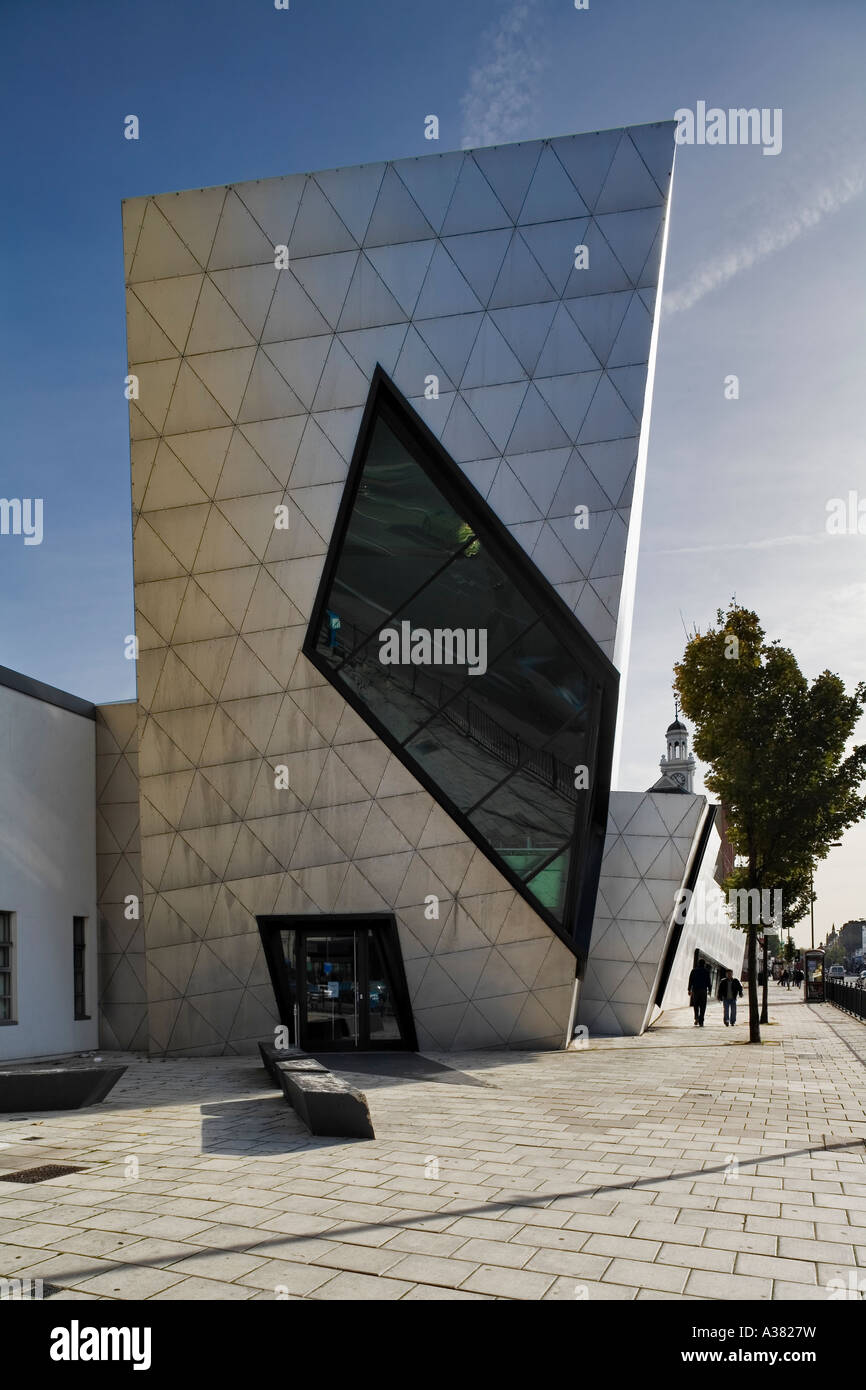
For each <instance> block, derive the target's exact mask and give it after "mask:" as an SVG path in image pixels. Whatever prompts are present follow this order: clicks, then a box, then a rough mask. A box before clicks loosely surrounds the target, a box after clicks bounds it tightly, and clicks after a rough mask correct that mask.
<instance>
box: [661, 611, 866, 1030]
mask: <svg viewBox="0 0 866 1390" xmlns="http://www.w3.org/2000/svg"><path fill="white" fill-rule="evenodd" d="M674 675H675V682H674V690H675V691H676V693H677V695H678V697H679V702H680V706H681V708H682V710H683V713H684V714H685V715H686V717H687V718H688V719H690V720H691V721H692V723H693V724H694V726H695V735H694V740H693V747H694V750H695V754H696V755H697V757H699V758H700V759H701V760H702V761H703V762H705V763H706V764H707V765H708V768H709V771H708V773H707V775H706V777H705V779H704V780H705V782H706V786H707V788H708V789H709V791H711V792H712V793H713V794H714V795H715V796H717V797H718V799H719V800H720V801H721V803H722V805H723V806H724V807H725V813H726V819H727V826H728V836H729V838H730V841H731V844H732V846H733V849H734V853H735V855H736V856H737V857H736V860H735V867H734V870H733V872H732V873H731V874H730V876H729V878H728V879H727V880H726V882H725V884H724V887H725V889H726V890H728V889H735V890H736V889H746V890H752V889H754V890H757V891H758V893H761V892H773V891H776V892H781V894H782V923H783V924H784V925H785V926H788V925H792V924H793V921H796V920H799V918H800V917H801V916H802V915H803V913H804V911H805V910H806V909H808V906H809V903H810V901H811V898H810V896H809V895H807V894H806V893H805V891H804V884H805V882H806V880H807V879H808V877H809V873H810V870H811V868H812V867H813V865H814V864H815V862H816V861H817V860H820V859H824V858H825V857H826V855H827V853H828V851H829V848H830V846H831V844H832V843H833V841H834V840H836V839H838V837H839V836H840V835H841V833H842V831H843V830H846V829H847V828H848V827H849V826H851V825H854V824H856V822H857V821H859V820H862V819H863V817H864V815H866V797H864V796H863V794H862V783H863V779H864V776H866V744H860V745H856V746H853V747H849V744H850V741H851V738H852V736H853V733H854V729H855V727H856V725H857V722H858V720H859V719H860V716H861V715H862V713H863V710H864V707H866V683H862V682H861V683H860V684H858V685H857V687H856V688H855V690H854V692H853V693H852V694H850V695H849V694H848V693H847V692H846V690H845V685H844V683H843V681H842V680H841V679H840V677H839V676H836V675H834V674H833V673H832V672H831V671H822V672H821V674H820V675H818V676H816V677H815V679H814V680H813V681H811V682H810V681H809V680H807V678H806V677H805V676H804V675H803V673H802V671H801V670H800V667H799V665H798V664H797V661H796V658H795V657H794V654H793V653H792V652H791V651H790V650H789V649H788V648H787V647H783V646H782V645H781V644H780V643H779V642H778V641H773V642H767V641H765V634H764V629H763V628H762V626H761V624H760V621H759V619H758V616H757V614H756V613H752V612H750V611H749V610H748V609H746V608H743V607H741V606H740V605H739V604H737V603H736V601H735V600H731V603H730V605H729V607H728V611H727V613H724V612H723V611H722V610H721V609H719V611H718V613H717V615H716V625H715V626H714V627H711V628H709V630H708V631H707V632H703V633H702V632H699V631H695V632H694V633H693V635H692V636H691V637H690V638H689V641H688V643H687V645H686V648H685V651H684V653H683V658H682V660H681V661H680V662H679V663H678V664H677V665H676V666H675V667H674ZM759 901H763V900H762V899H759ZM786 909H787V910H786ZM793 912H797V913H798V916H797V917H796V918H794V917H792V913H793ZM748 915H749V917H750V918H752V919H753V918H754V913H749V914H748ZM736 925H738V926H741V927H742V928H743V929H744V930H746V931H747V932H748V961H749V980H748V986H749V1041H750V1042H752V1043H759V1042H760V1041H761V1029H760V1020H759V1011H758V985H757V977H758V965H757V939H758V925H759V924H758V923H757V922H756V921H754V920H750V921H748V922H747V923H743V922H739V923H737V924H736Z"/></svg>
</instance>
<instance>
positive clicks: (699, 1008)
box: [689, 960, 712, 1028]
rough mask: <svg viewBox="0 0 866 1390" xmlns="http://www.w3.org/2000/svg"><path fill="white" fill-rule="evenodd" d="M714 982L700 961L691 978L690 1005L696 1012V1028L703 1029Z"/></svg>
mask: <svg viewBox="0 0 866 1390" xmlns="http://www.w3.org/2000/svg"><path fill="white" fill-rule="evenodd" d="M711 984H712V981H711V979H710V972H709V970H708V969H707V967H706V965H705V964H704V962H703V961H702V960H698V963H697V965H696V966H695V968H694V970H693V971H692V973H691V975H690V976H689V1003H690V1004H691V1006H692V1008H693V1009H694V1011H695V1027H696V1028H703V1026H704V1014H705V1013H706V1012H707V995H708V994H709V992H710V986H711Z"/></svg>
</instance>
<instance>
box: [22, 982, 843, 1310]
mask: <svg viewBox="0 0 866 1390" xmlns="http://www.w3.org/2000/svg"><path fill="white" fill-rule="evenodd" d="M770 1008H771V1018H772V1023H771V1026H770V1027H768V1028H766V1029H765V1030H764V1036H765V1038H766V1044H765V1045H764V1046H763V1047H761V1048H751V1047H749V1046H748V1045H747V1044H746V1043H745V1041H744V1037H745V1030H739V1031H736V1032H733V1033H732V1032H729V1030H726V1029H723V1028H722V1026H721V1022H720V1020H719V1019H717V1018H716V1016H715V1013H712V1014H711V1017H710V1018H709V1019H708V1023H707V1026H706V1028H705V1029H704V1030H702V1031H701V1030H694V1031H693V1030H692V1029H691V1027H690V1026H689V1023H690V1015H689V1014H688V1011H685V1010H680V1011H676V1012H674V1013H669V1014H666V1015H663V1016H662V1018H661V1019H660V1020H659V1021H658V1022H657V1023H656V1024H655V1026H654V1027H653V1029H652V1030H650V1031H649V1032H648V1033H647V1034H645V1035H644V1037H642V1038H590V1039H589V1045H588V1046H587V1047H586V1048H581V1049H579V1050H576V1051H570V1052H542V1053H539V1052H502V1051H499V1052H466V1053H462V1054H458V1055H454V1054H452V1055H449V1056H441V1057H431V1058H426V1059H421V1060H420V1062H419V1065H417V1066H416V1065H414V1064H412V1065H406V1066H405V1067H400V1068H398V1069H396V1070H394V1069H391V1070H390V1071H388V1072H387V1073H382V1072H381V1071H380V1072H377V1071H376V1068H375V1067H372V1068H371V1066H370V1065H369V1062H368V1061H366V1060H365V1061H364V1063H363V1072H362V1070H361V1067H362V1064H361V1063H360V1062H359V1063H358V1066H359V1070H358V1071H357V1072H352V1070H351V1065H352V1060H353V1059H352V1058H351V1057H349V1058H341V1068H342V1071H341V1074H342V1075H345V1076H346V1078H347V1080H349V1082H350V1083H351V1084H355V1085H357V1086H358V1087H359V1088H360V1089H362V1090H363V1091H364V1092H365V1093H366V1095H367V1098H368V1101H369V1104H370V1110H371V1114H372V1117H373V1122H374V1127H375V1131H376V1139H375V1140H371V1141H364V1142H361V1141H350V1140H338V1139H334V1140H331V1139H325V1138H321V1137H319V1138H313V1137H312V1136H309V1135H305V1134H304V1133H302V1132H301V1131H300V1129H299V1126H298V1124H297V1122H296V1118H295V1117H294V1116H293V1115H292V1113H291V1112H290V1111H288V1110H287V1108H286V1106H285V1104H284V1102H283V1100H282V1097H281V1096H280V1095H279V1094H278V1093H277V1092H276V1091H272V1090H270V1089H268V1088H267V1086H266V1085H263V1081H262V1076H261V1073H260V1068H259V1065H258V1062H257V1060H256V1061H254V1060H253V1059H251V1058H249V1057H223V1058H206V1057H194V1058H172V1059H170V1060H168V1061H165V1062H162V1061H159V1062H151V1061H149V1060H148V1059H147V1058H146V1057H141V1056H132V1055H130V1054H116V1056H117V1059H118V1060H119V1061H122V1062H124V1063H126V1065H127V1071H126V1073H125V1075H124V1077H123V1078H122V1080H121V1081H120V1082H119V1083H118V1085H117V1086H116V1087H115V1089H114V1090H113V1091H112V1092H111V1094H110V1096H109V1097H108V1099H107V1100H106V1101H105V1102H104V1103H103V1104H102V1105H100V1106H98V1107H94V1108H93V1109H92V1110H91V1111H88V1112H85V1113H82V1112H70V1113H68V1114H65V1113H63V1112H54V1113H51V1114H50V1115H48V1114H46V1115H45V1116H43V1117H41V1118H40V1119H38V1120H32V1119H29V1118H26V1119H22V1118H21V1117H17V1118H16V1117H10V1118H9V1120H8V1121H6V1120H4V1121H3V1122H0V1142H4V1140H3V1135H4V1129H5V1132H7V1133H8V1134H9V1135H10V1139H11V1140H14V1142H10V1143H9V1147H8V1148H6V1149H4V1150H3V1151H2V1152H3V1154H4V1164H3V1172H4V1174H8V1173H9V1172H10V1171H14V1170H15V1168H16V1167H18V1166H20V1167H26V1166H33V1165H34V1164H35V1163H37V1162H44V1161H46V1159H48V1160H50V1161H55V1162H67V1163H71V1164H80V1165H81V1167H82V1170H83V1171H81V1172H79V1173H73V1174H68V1175H66V1176H65V1177H63V1178H61V1179H52V1180H51V1181H50V1182H47V1183H41V1184H35V1185H34V1186H33V1187H32V1188H27V1189H24V1190H22V1187H21V1185H20V1184H16V1183H12V1182H9V1181H8V1178H7V1179H6V1180H3V1179H2V1178H0V1277H3V1276H5V1277H9V1276H14V1275H30V1276H32V1277H42V1278H44V1279H46V1280H48V1281H50V1282H51V1283H53V1284H55V1285H57V1286H58V1287H59V1289H60V1292H59V1293H58V1294H57V1295H55V1296H56V1297H59V1298H62V1299H64V1300H67V1299H76V1298H78V1299H81V1300H82V1301H83V1300H85V1299H89V1298H99V1299H117V1300H126V1299H129V1300H140V1299H158V1300H163V1299H171V1300H184V1299H189V1300H202V1299H210V1300H214V1301H218V1300H220V1299H241V1300H246V1299H250V1300H259V1299H268V1298H271V1299H288V1300H296V1299H316V1300H328V1301H330V1300H380V1301H393V1300H403V1299H405V1300H406V1301H411V1302H415V1301H419V1300H425V1299H426V1300H430V1301H437V1302H438V1301H443V1300H449V1299H453V1300H455V1301H460V1300H467V1299H473V1298H474V1299H479V1298H480V1299H482V1300H490V1299H517V1300H524V1301H525V1300H531V1301H534V1300H543V1301H550V1300H563V1299H568V1300H570V1301H575V1300H586V1301H587V1302H590V1303H591V1302H592V1301H593V1300H595V1299H597V1300H602V1299H604V1300H610V1299H615V1300H620V1301H630V1300H632V1299H641V1300H644V1299H660V1300H664V1299H666V1298H668V1299H680V1298H685V1299H701V1300H707V1299H709V1300H729V1299H741V1298H742V1299H747V1300H770V1299H775V1300H781V1301H784V1300H796V1299H800V1298H810V1299H826V1298H828V1297H829V1294H830V1290H829V1289H828V1287H827V1286H828V1284H829V1282H830V1280H831V1279H837V1278H841V1279H842V1280H844V1281H847V1280H848V1279H849V1277H850V1276H851V1275H852V1273H853V1275H854V1277H855V1278H856V1279H858V1280H863V1279H866V1144H864V1142H863V1141H864V1140H866V1070H864V1066H863V1064H862V1061H861V1060H860V1058H861V1057H862V1056H863V1055H866V1048H864V1044H866V1031H864V1025H862V1024H860V1023H859V1022H857V1021H856V1020H854V1019H849V1018H848V1017H847V1016H845V1015H843V1014H841V1013H839V1012H838V1011H836V1010H834V1009H833V1008H832V1006H831V1005H829V1004H828V1005H823V1006H808V1007H807V1006H806V1005H804V1004H802V1002H801V1001H800V1000H799V998H798V997H797V996H796V995H795V994H794V993H793V991H792V992H791V993H790V994H787V992H786V994H785V995H784V996H783V997H781V998H779V997H778V995H776V994H773V993H771V999H770ZM696 1033H697V1036H695V1034H696ZM440 1067H454V1068H457V1070H458V1071H459V1072H460V1073H461V1075H462V1078H463V1080H462V1082H461V1084H447V1085H443V1084H442V1076H443V1074H442V1072H441V1071H440V1070H439V1068H440ZM472 1083H482V1084H472ZM215 1105H217V1106H221V1107H223V1108H225V1109H226V1110H227V1111H229V1110H230V1111H231V1112H232V1116H233V1118H232V1123H231V1125H229V1124H227V1123H226V1122H225V1121H222V1120H217V1119H215V1118H214V1110H213V1107H214V1106H215ZM23 1141H27V1142H23ZM130 1157H134V1158H135V1159H136V1160H137V1163H138V1175H137V1177H135V1178H130V1177H127V1175H126V1174H127V1164H128V1160H129V1158H130Z"/></svg>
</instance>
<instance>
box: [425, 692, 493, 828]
mask: <svg viewBox="0 0 866 1390" xmlns="http://www.w3.org/2000/svg"><path fill="white" fill-rule="evenodd" d="M448 714H449V707H446V709H445V710H444V711H443V712H442V713H441V714H437V715H435V716H434V718H433V719H431V720H430V722H429V723H428V724H425V725H424V727H423V729H420V730H419V731H418V733H417V734H414V735H413V736H412V738H411V739H409V741H408V742H407V743H406V744H405V748H406V752H407V753H408V754H409V755H410V757H412V758H414V759H415V761H416V762H418V763H420V765H421V767H422V768H423V769H424V771H425V772H426V773H427V775H428V777H431V778H432V779H433V781H434V782H435V783H436V785H437V786H439V787H441V789H442V791H443V792H444V793H445V795H446V796H447V797H449V798H450V799H451V801H453V802H454V804H455V806H458V807H459V808H460V810H461V811H465V810H467V809H468V808H469V807H470V806H474V804H475V802H476V801H480V800H481V798H482V797H485V796H487V794H488V793H489V792H491V791H493V789H494V787H495V786H496V785H497V783H499V782H501V781H502V778H503V777H504V776H506V774H507V772H508V763H507V762H506V761H505V760H504V758H503V756H502V755H501V753H500V754H497V753H496V752H495V751H494V750H493V749H492V747H491V746H490V745H488V744H485V743H482V742H480V741H479V740H477V739H470V738H467V737H466V735H465V733H464V731H463V729H462V728H461V726H460V724H459V723H458V722H455V721H454V720H453V719H451V718H449V717H448Z"/></svg>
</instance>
